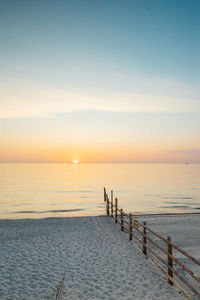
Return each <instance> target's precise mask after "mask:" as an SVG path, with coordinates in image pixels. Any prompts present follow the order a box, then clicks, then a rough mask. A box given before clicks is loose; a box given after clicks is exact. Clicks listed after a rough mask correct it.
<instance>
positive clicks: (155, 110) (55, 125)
mask: <svg viewBox="0 0 200 300" xmlns="http://www.w3.org/2000/svg"><path fill="white" fill-rule="evenodd" d="M199 16H200V1H198V0H197V1H195V0H191V1H185V0H172V1H171V0H168V1H164V0H154V1H149V0H146V1H143V0H137V1H134V0H131V1H129V0H125V1H122V0H121V1H117V0H113V1H112V0H106V1H103V0H101V1H96V0H91V1H87V0H85V1H82V0H81V1H78V0H71V1H67V0H65V1H64V0H63V1H61V0H60V1H51V0H48V1H47V0H46V1H45V0H40V1H38V0H35V1H29V0H28V1H27V0H26V1H22V0H19V1H14V0H11V1H6V0H1V1H0V161H2V162H5V161H8V162H10V161H11V162H13V161H16V162H21V161H22V162H28V161H31V162H72V161H73V160H75V159H77V160H79V161H80V162H186V161H187V162H200V18H199Z"/></svg>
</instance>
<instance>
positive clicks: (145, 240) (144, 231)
mask: <svg viewBox="0 0 200 300" xmlns="http://www.w3.org/2000/svg"><path fill="white" fill-rule="evenodd" d="M143 225H144V226H146V222H143ZM143 234H145V235H146V234H147V232H146V227H143ZM143 243H144V245H143V253H144V255H147V248H146V243H147V238H146V236H143Z"/></svg>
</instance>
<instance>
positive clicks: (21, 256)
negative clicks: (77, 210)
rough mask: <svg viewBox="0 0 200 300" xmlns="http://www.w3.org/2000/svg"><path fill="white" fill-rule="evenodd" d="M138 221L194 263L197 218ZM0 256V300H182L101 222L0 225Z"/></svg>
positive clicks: (109, 222)
mask: <svg viewBox="0 0 200 300" xmlns="http://www.w3.org/2000/svg"><path fill="white" fill-rule="evenodd" d="M139 218H140V219H145V221H147V222H148V225H149V226H151V225H152V226H151V227H152V228H153V229H154V230H156V231H157V232H161V233H162V234H163V235H165V234H171V236H172V240H173V241H174V242H175V243H177V244H178V245H179V246H181V247H182V248H183V249H185V250H187V251H189V253H190V254H192V255H194V256H195V257H196V258H198V259H199V258H200V257H199V251H198V249H199V246H200V237H199V233H198V228H199V225H200V216H199V215H184V216H178V217H177V216H161V217H160V216H156V217H152V216H148V217H139ZM147 219H148V220H147ZM173 222H175V223H176V226H174V225H175V224H173ZM170 228H171V229H170ZM186 228H187V230H186ZM195 228H196V231H195ZM170 230H171V232H170ZM194 241H195V242H194ZM0 254H1V255H0V269H1V273H0V274H1V275H0V299H20V300H22V299H51V295H52V293H53V290H54V289H55V287H56V286H57V285H58V284H59V282H60V281H61V279H62V277H63V275H64V273H65V272H66V274H65V280H64V289H63V298H62V299H130V300H131V299H148V300H149V299H162V300H164V299H185V297H184V296H183V295H182V294H180V292H179V291H178V289H177V288H176V287H174V286H171V285H169V284H168V283H167V279H166V278H165V276H163V275H162V273H161V272H160V271H159V270H158V269H157V268H156V267H155V266H154V264H153V263H152V261H151V259H146V258H145V257H144V256H143V255H142V254H141V252H140V251H139V250H138V248H137V247H136V246H135V243H134V242H129V240H128V234H127V233H124V232H121V231H120V226H119V224H117V225H116V224H115V223H114V221H113V219H112V218H110V217H106V216H99V217H78V218H76V217H73V218H47V219H38V220H31V219H27V220H1V221H0ZM193 299H195V298H193Z"/></svg>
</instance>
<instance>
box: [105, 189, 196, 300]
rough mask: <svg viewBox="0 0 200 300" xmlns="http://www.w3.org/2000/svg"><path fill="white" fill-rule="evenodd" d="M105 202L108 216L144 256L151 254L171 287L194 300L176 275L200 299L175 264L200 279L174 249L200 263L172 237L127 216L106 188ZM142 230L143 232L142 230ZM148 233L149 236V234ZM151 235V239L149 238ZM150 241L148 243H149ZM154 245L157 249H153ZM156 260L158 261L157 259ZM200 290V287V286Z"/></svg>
mask: <svg viewBox="0 0 200 300" xmlns="http://www.w3.org/2000/svg"><path fill="white" fill-rule="evenodd" d="M104 201H105V202H106V213H107V215H108V216H111V217H112V218H114V219H115V223H119V224H120V226H121V231H126V232H128V233H129V240H130V241H131V240H133V238H134V239H135V240H136V241H137V242H139V243H140V244H141V246H142V249H141V248H140V250H141V251H142V252H143V254H144V255H145V256H146V258H148V256H147V251H148V252H150V253H151V255H152V257H151V260H152V261H153V263H154V264H155V265H156V267H157V268H158V269H159V270H160V271H162V272H163V273H164V274H165V276H166V277H167V278H168V282H169V284H171V285H175V286H176V287H177V288H178V289H179V290H180V291H181V292H182V293H183V294H184V295H185V296H186V298H188V299H192V298H191V296H190V295H189V294H188V292H187V291H185V290H184V289H183V287H182V286H180V284H179V283H178V282H177V281H176V280H175V279H174V275H175V276H176V277H177V278H178V279H179V282H180V283H181V284H183V285H184V286H185V287H187V288H188V289H189V290H190V291H191V292H192V293H193V294H194V295H195V296H197V298H198V299H200V291H199V289H198V290H197V288H196V286H195V287H194V286H193V285H191V283H189V282H188V281H187V280H186V279H185V278H183V276H182V275H180V273H179V272H178V271H177V270H175V268H174V263H176V264H177V265H178V266H179V267H181V268H182V270H184V271H185V272H186V273H187V274H188V275H190V278H192V279H193V280H195V282H196V283H200V277H199V276H198V275H197V274H195V273H194V272H193V271H192V270H191V269H190V268H189V267H188V266H186V265H185V264H184V263H182V262H181V261H180V260H179V259H178V258H176V257H175V256H174V254H173V249H175V250H176V251H177V252H178V253H181V255H183V256H184V257H185V258H186V259H188V260H190V261H192V262H193V263H194V264H195V265H196V266H197V265H198V266H200V261H199V260H197V259H196V258H194V257H193V256H191V255H190V254H189V253H187V252H186V251H184V250H183V249H181V248H180V247H178V246H177V245H175V244H174V243H172V241H171V237H170V236H167V238H165V237H163V236H161V235H160V234H158V233H157V232H155V231H154V230H152V229H151V228H150V227H148V226H147V225H146V222H143V223H141V222H139V221H138V220H137V219H136V218H134V217H133V215H132V214H127V213H125V212H124V211H123V209H121V208H119V206H118V199H117V198H115V203H113V202H114V200H113V191H111V199H110V200H109V196H108V194H107V192H106V188H104ZM141 228H142V230H141ZM147 233H148V234H147ZM149 233H150V234H151V237H150V236H149ZM155 237H156V238H157V239H158V240H159V241H161V242H162V243H165V244H166V246H167V249H165V248H164V247H163V246H162V245H159V243H158V241H157V240H156V241H155V240H154V239H153V238H155ZM147 241H148V243H147ZM152 245H153V246H154V248H155V249H152ZM156 250H159V251H160V252H162V254H163V255H166V256H167V260H166V261H165V259H164V258H163V257H161V256H160V255H159V254H158V253H157V252H156ZM155 258H156V259H155ZM159 262H160V263H162V265H164V266H165V267H166V268H167V271H166V270H164V269H163V266H161V265H160V264H159ZM199 288H200V286H199Z"/></svg>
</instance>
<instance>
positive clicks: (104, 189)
mask: <svg viewBox="0 0 200 300" xmlns="http://www.w3.org/2000/svg"><path fill="white" fill-rule="evenodd" d="M103 191H104V202H106V188H105V187H104V188H103Z"/></svg>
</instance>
